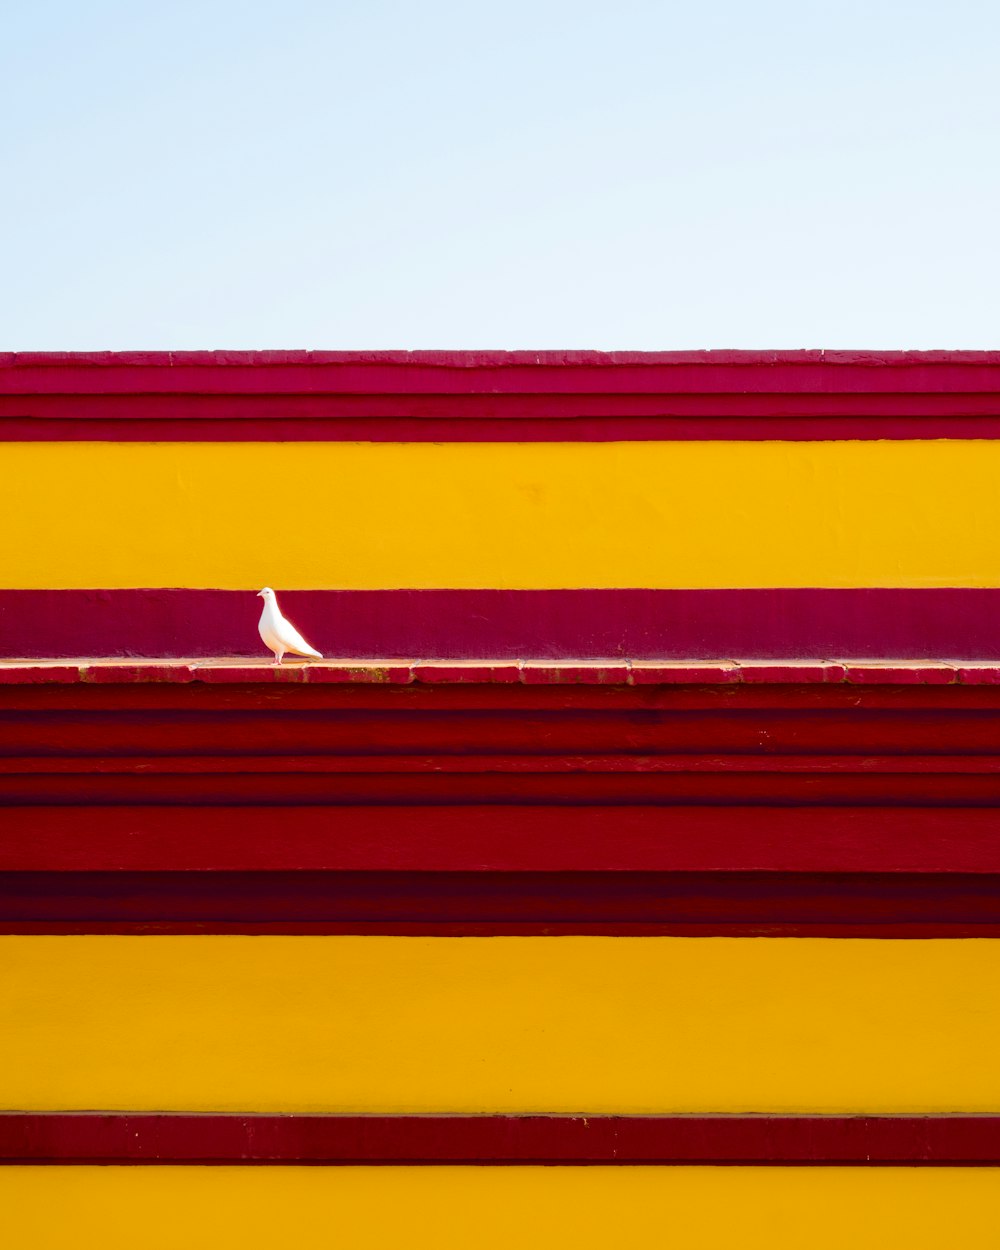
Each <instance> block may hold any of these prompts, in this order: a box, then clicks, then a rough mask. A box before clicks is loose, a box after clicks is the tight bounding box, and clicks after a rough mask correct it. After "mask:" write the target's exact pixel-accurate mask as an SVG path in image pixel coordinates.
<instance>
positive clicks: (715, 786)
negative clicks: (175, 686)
mask: <svg viewBox="0 0 1000 1250" xmlns="http://www.w3.org/2000/svg"><path fill="white" fill-rule="evenodd" d="M313 762H314V765H315V770H314V771H311V772H304V771H301V770H293V771H291V772H288V773H283V772H279V771H278V768H277V764H279V763H280V761H274V760H271V761H267V765H268V767H266V768H265V769H263V770H261V771H257V769H256V767H255V762H254V761H250V760H247V759H243V760H242V762H241V770H242V771H239V772H236V771H235V770H233V771H227V772H224V773H212V772H210V771H205V772H201V771H197V772H195V771H192V772H189V773H185V772H179V773H176V774H170V773H168V772H166V771H165V770H164V768H163V763H164V761H162V760H161V761H159V765H160V767H159V769H158V770H157V772H156V773H155V774H154V775H152V776H150V775H149V773H148V772H147V771H146V769H145V768H143V767H142V766H141V765H140V766H137V767H136V768H135V771H134V772H133V771H130V765H129V762H128V761H127V759H124V760H123V761H122V763H121V764H120V766H119V768H118V769H117V771H115V772H111V771H110V769H105V771H104V772H102V773H100V774H97V775H94V774H89V775H88V774H86V773H84V772H83V771H82V766H83V763H84V762H83V761H81V760H71V761H70V764H71V765H72V766H73V767H72V768H70V769H67V770H66V771H65V772H60V771H57V769H58V768H59V767H60V765H61V764H62V761H61V760H55V761H48V760H36V761H33V762H32V763H33V767H32V768H31V770H30V771H29V772H28V773H27V775H20V774H18V773H13V772H11V773H6V774H5V773H4V771H3V769H4V766H5V764H6V761H5V760H3V759H2V758H0V809H2V808H4V807H6V806H8V805H22V804H30V805H36V804H43V805H49V806H57V805H59V806H61V805H75V804H79V805H87V806H93V805H98V804H100V805H105V804H126V805H135V806H143V805H168V804H176V805H182V806H187V805H190V804H202V805H213V806H214V805H222V806H233V805H250V804H256V805H261V804H281V805H284V806H287V807H301V806H306V805H317V804H323V805H326V804H330V805H337V806H340V805H351V806H353V805H356V804H371V805H373V806H376V807H385V806H388V805H393V806H399V805H404V806H405V805H412V806H416V805H421V804H425V805H460V806H468V805H470V804H504V805H507V806H514V805H522V804H529V805H538V804H551V805H554V806H556V805H557V806H566V805H574V804H595V803H596V804H604V805H622V806H629V807H630V806H635V805H645V804H662V805H664V806H666V805H674V804H676V805H686V804H714V805H744V804H749V803H755V804H767V805H771V806H789V805H792V806H796V807H802V808H813V807H817V806H828V805H843V806H853V807H857V806H859V805H870V806H887V805H898V804H907V805H911V804H917V803H922V804H933V805H939V806H940V805H945V804H950V805H954V806H965V807H983V806H997V805H1000V764H998V762H997V760H996V759H995V758H992V757H991V760H990V767H991V771H990V773H988V774H975V773H937V772H935V771H934V769H933V766H931V767H929V768H927V769H926V770H925V771H918V770H916V769H914V770H910V771H907V770H904V771H901V772H899V773H892V774H886V773H882V774H869V773H858V774H854V773H849V772H848V771H847V770H846V768H845V769H844V770H843V771H841V772H831V773H821V774H811V773H806V772H798V771H794V770H788V771H777V770H775V771H773V772H772V771H770V770H768V769H767V766H766V763H764V762H763V761H757V763H758V768H757V770H755V771H753V772H751V771H749V770H745V771H731V772H730V771H727V770H726V769H725V768H724V767H723V768H720V769H718V770H715V771H707V770H706V771H705V772H699V773H693V774H690V773H682V772H680V771H678V770H677V765H679V764H680V763H682V761H681V760H677V759H675V760H673V761H672V763H673V765H674V768H672V769H671V770H669V771H668V770H662V771H656V772H649V773H645V772H641V771H638V770H637V771H625V770H617V769H616V770H614V771H611V772H596V771H591V770H589V769H582V770H581V771H579V772H573V773H569V772H566V773H557V772H540V773H526V772H514V773H510V772H504V771H503V768H502V764H503V759H502V757H501V759H500V760H499V761H498V763H499V764H500V765H501V767H500V768H499V769H497V770H494V769H492V768H487V770H486V771H484V772H482V773H466V772H462V771H458V770H453V769H450V768H448V767H447V765H446V766H445V767H444V768H442V769H440V770H436V771H431V772H426V773H403V774H397V773H394V772H377V771H374V770H372V771H369V772H365V773H362V774H351V773H343V772H340V771H338V770H332V771H331V772H329V773H323V772H321V771H320V769H319V761H313ZM382 762H383V765H384V761H382ZM45 764H49V765H50V769H51V771H44V765H45ZM38 765H42V766H43V767H38ZM78 768H79V769H80V770H79V771H78ZM803 819H806V817H805V816H803Z"/></svg>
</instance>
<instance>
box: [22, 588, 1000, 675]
mask: <svg viewBox="0 0 1000 1250" xmlns="http://www.w3.org/2000/svg"><path fill="white" fill-rule="evenodd" d="M255 603H256V600H255V599H254V596H253V594H252V593H251V591H250V590H247V591H224V590H168V589H135V590H0V656H6V657H19V658H23V659H40V658H63V657H67V656H72V657H77V656H88V655H93V656H102V657H140V656H150V657H154V658H156V659H161V660H162V659H163V658H165V657H178V658H182V659H190V658H198V657H219V656H246V657H247V660H248V669H247V676H246V677H245V678H242V679H245V680H249V679H253V680H263V679H267V680H295V679H296V675H299V676H301V674H302V673H309V674H311V673H312V672H314V671H315V672H321V671H322V670H320V669H315V670H314V669H312V668H311V667H310V668H309V669H304V668H302V667H299V666H294V665H292V666H290V667H289V668H288V670H287V671H286V672H283V673H282V672H277V671H272V670H273V667H274V666H273V665H271V666H268V665H267V663H266V661H267V660H268V658H269V657H268V655H267V653H266V651H265V650H264V649H263V647H262V646H261V644H260V642H259V639H258V638H257V628H256V626H257V615H258V613H257V610H256V608H255V606H254V605H255ZM282 603H283V605H284V606H285V608H286V610H287V611H288V613H289V615H290V616H294V619H295V621H296V624H297V625H298V626H299V627H300V628H301V629H302V631H303V632H304V633H305V634H306V635H307V636H308V637H309V638H311V639H312V640H313V641H314V643H315V645H316V647H317V648H318V649H319V650H321V651H323V652H324V654H325V655H328V656H331V657H333V658H334V659H335V660H336V659H337V657H373V656H374V657H382V658H383V659H384V661H385V662H386V663H394V664H396V666H397V667H398V666H399V662H400V661H407V662H408V663H407V664H404V665H403V667H406V668H408V667H409V663H410V662H413V661H415V660H420V661H421V662H422V663H424V664H430V663H442V662H443V663H444V664H445V667H446V668H453V667H454V664H455V662H456V661H463V662H464V661H476V662H489V663H491V664H493V665H494V666H497V667H498V668H499V669H500V670H503V669H504V667H505V666H506V665H509V664H510V663H512V662H516V661H553V660H555V661H558V662H560V663H562V664H565V663H567V662H572V661H579V660H582V659H587V658H591V657H592V658H594V659H597V660H602V661H604V662H605V667H607V666H608V665H611V666H612V667H613V666H614V665H618V666H619V667H620V666H621V665H622V664H624V663H625V662H626V660H632V661H654V662H655V661H659V662H665V661H674V662H678V661H679V662H684V663H688V664H695V665H698V664H701V665H705V664H706V663H707V664H710V665H715V666H716V667H718V665H719V663H720V662H728V661H733V660H739V659H743V660H751V659H752V660H757V661H770V662H774V661H780V662H781V663H780V664H779V665H778V669H777V670H775V671H773V672H772V673H770V674H757V676H758V679H761V678H762V679H764V680H768V681H771V680H776V679H777V680H807V679H813V680H831V679H833V680H837V679H838V678H842V677H843V674H842V673H840V672H835V671H834V670H831V669H827V670H825V671H823V672H821V673H819V675H818V676H816V677H814V678H809V677H808V674H806V673H800V674H799V675H796V674H795V672H794V670H790V673H789V676H788V677H784V678H781V677H778V676H776V673H777V672H780V670H781V668H782V666H784V665H787V662H788V661H796V662H801V661H803V660H810V659H811V658H814V657H815V658H821V659H837V658H839V657H847V658H849V659H850V660H853V661H877V662H878V663H879V664H881V665H882V666H883V667H886V666H888V668H889V669H890V670H891V669H892V666H893V664H895V663H896V662H898V661H900V660H903V661H905V660H917V661H923V662H927V661H929V660H931V661H935V662H936V661H940V660H941V659H942V658H943V659H946V660H951V661H964V663H963V664H962V667H963V668H965V669H967V670H970V671H971V670H973V669H974V668H975V666H976V664H977V663H978V662H982V661H993V662H996V661H1000V630H997V629H994V628H993V622H994V621H996V620H998V619H1000V588H995V587H990V588H980V589H976V588H971V589H970V588H958V589H947V588H931V589H857V590H830V589H781V588H776V589H756V590H643V589H620V590H355V591H339V590H327V591H286V592H284V593H283V596H282ZM341 663H342V664H343V666H345V667H350V666H351V660H344V661H342V662H341ZM944 671H945V670H936V671H934V672H932V673H931V674H930V676H928V677H926V678H924V680H937V679H938V678H939V676H940V674H941V673H942V672H944ZM948 671H949V672H950V670H948ZM94 673H95V675H96V678H97V679H98V680H100V673H99V671H98V670H97V669H95V670H94ZM749 673H750V675H749V677H748V680H752V679H753V677H754V673H753V671H752V670H749ZM588 674H589V670H586V671H584V672H583V673H582V674H581V675H580V676H579V677H577V678H576V680H584V679H586V680H594V678H593V675H592V674H590V675H588ZM149 676H150V677H152V676H155V674H149ZM197 676H198V678H199V680H203V681H205V680H210V679H214V680H219V681H222V680H240V679H241V678H240V677H239V676H238V674H236V673H235V672H234V670H233V669H232V668H231V667H230V668H220V669H218V670H217V671H207V670H206V669H205V668H200V669H199V670H198V673H197ZM848 676H849V678H850V679H851V680H856V681H870V680H877V681H887V680H894V678H893V676H892V673H891V671H890V673H889V675H881V676H880V675H878V674H877V673H875V672H874V671H872V670H869V669H864V668H862V667H860V666H858V665H851V672H850V673H849V674H848ZM309 679H310V680H311V677H310V678H309ZM624 679H625V678H623V677H621V675H620V671H619V673H618V674H617V675H613V676H611V677H610V678H609V680H624ZM954 679H957V674H956V677H955V678H954ZM668 680H669V678H668ZM904 680H912V676H911V677H909V678H904Z"/></svg>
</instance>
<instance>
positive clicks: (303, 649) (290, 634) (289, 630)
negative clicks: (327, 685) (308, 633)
mask: <svg viewBox="0 0 1000 1250" xmlns="http://www.w3.org/2000/svg"><path fill="white" fill-rule="evenodd" d="M274 635H275V637H276V638H277V639H278V641H279V642H280V643H283V644H284V646H285V647H286V648H287V649H288V650H289V651H297V652H298V654H299V655H311V656H314V657H315V658H316V659H317V660H321V659H322V658H323V657H322V655H320V653H319V652H318V651H316V650H315V649H314V648H313V647H310V645H309V644H308V643H307V642H306V640H305V639H304V638H303V637H302V635H301V634H300V633H299V631H298V630H297V629H296V628H295V626H294V625H293V624H292V623H291V621H286V620H285V618H284V617H281V618H280V619H279V621H278V623H277V625H276V626H275V629H274Z"/></svg>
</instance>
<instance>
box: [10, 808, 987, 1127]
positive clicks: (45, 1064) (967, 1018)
mask: <svg viewBox="0 0 1000 1250" xmlns="http://www.w3.org/2000/svg"><path fill="white" fill-rule="evenodd" d="M275 836H278V837H280V821H277V822H276V833H275ZM998 967H1000V940H996V939H993V940H991V939H971V940H966V941H959V942H956V941H947V940H918V941H906V940H882V941H879V940H856V941H835V940H824V939H796V940H791V939H788V940H781V939H753V938H737V939H732V938H719V939H687V938H613V937H562V938H547V937H541V938H518V937H503V938H411V937H273V936H272V937H247V936H228V935H227V936H194V937H178V936H169V937H167V936H153V937H123V936H79V937H76V936H73V937H42V936H31V937H15V936H6V937H3V938H0V1002H2V1003H3V1012H4V1017H5V1018H4V1022H3V1027H2V1029H0V1106H3V1107H5V1108H12V1109H25V1110H35V1111H41V1110H58V1109H62V1110H73V1109H98V1110H187V1111H209V1110H217V1111H283V1110H288V1111H332V1112H347V1111H368V1112H386V1113H405V1112H439V1111H440V1112H444V1111H457V1112H491V1111H492V1112H496V1111H558V1112H569V1111H574V1112H587V1111H592V1112H606V1113H610V1112H633V1113H642V1112H660V1113H668V1112H696V1111H706V1112H710V1111H716V1112H753V1111H785V1112H807V1111H816V1112H831V1113H832V1112H875V1111H883V1112H920V1111H935V1112H942V1111H992V1112H994V1113H995V1112H997V1111H998V1110H1000V1064H998V1063H997V1059H996V1057H997V1054H998V1053H1000V996H998V995H997V994H995V993H991V992H990V987H991V986H993V985H994V984H995V982H996V979H997V969H998Z"/></svg>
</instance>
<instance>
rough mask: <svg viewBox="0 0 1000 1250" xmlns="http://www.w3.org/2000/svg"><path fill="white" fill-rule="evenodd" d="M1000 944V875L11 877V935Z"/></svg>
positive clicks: (5, 928) (3, 880)
mask: <svg viewBox="0 0 1000 1250" xmlns="http://www.w3.org/2000/svg"><path fill="white" fill-rule="evenodd" d="M841 927H844V928H845V930H846V932H847V933H849V935H850V936H852V937H900V936H905V937H912V938H922V937H930V936H933V937H941V936H950V937H975V936H980V937H981V936H987V935H995V934H997V933H1000V875H997V874H994V875H990V876H987V875H982V874H961V873H943V874H936V875H932V874H906V873H882V874H878V873H869V874H864V873H854V874H847V873H841V874H834V873H827V874H816V873H814V874H803V873H785V874H780V873H735V872H716V873H674V874H669V873H634V872H618V873H482V872H479V873H468V872H465V873H435V872H413V873H398V872H397V873H393V872H367V873H365V872H354V873H315V872H313V873H309V872H293V873H289V872H276V873H253V872H249V873H248V872H243V873H239V872H236V873H234V872H228V873H226V872H202V873H190V872H187V873H185V872H161V873H137V872H112V873H108V872H103V873H100V872H69V873H67V872H20V873H0V933H24V932H30V933H46V932H49V933H88V932H100V933H109V932H130V931H132V932H158V933H176V934H184V933H233V932H242V933H254V932H266V933H275V934H278V933H285V932H289V933H314V934H324V933H329V934H395V935H401V934H407V933H411V934H414V935H416V934H429V933H435V932H438V933H441V934H447V935H450V936H455V935H461V934H463V933H465V934H468V935H470V936H471V935H476V936H484V935H491V934H492V935H502V934H511V933H517V934H523V935H542V934H545V933H547V932H558V933H561V934H574V933H576V934H584V933H586V934H606V935H615V934H622V935H626V934H632V933H647V934H657V935H664V936H670V935H674V936H689V935H692V934H697V935H699V936H705V937H709V936H716V937H734V936H745V935H753V934H756V933H768V932H770V933H780V934H782V935H784V936H814V935H816V934H817V933H819V932H822V933H830V934H834V935H836V934H837V933H838V930H840V928H841Z"/></svg>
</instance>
